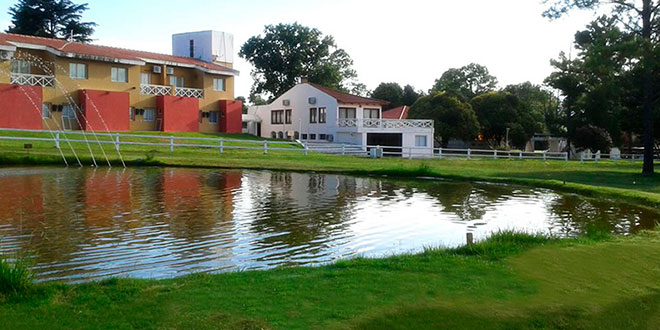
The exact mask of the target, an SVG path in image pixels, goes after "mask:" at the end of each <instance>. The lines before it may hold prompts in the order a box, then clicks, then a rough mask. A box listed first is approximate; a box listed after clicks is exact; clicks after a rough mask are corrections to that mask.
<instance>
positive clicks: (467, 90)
mask: <svg viewBox="0 0 660 330" xmlns="http://www.w3.org/2000/svg"><path fill="white" fill-rule="evenodd" d="M496 88H497V78H495V77H494V76H491V75H490V73H489V72H488V68H486V67H485V66H483V65H480V64H476V63H471V64H468V65H466V66H463V67H460V68H453V69H449V70H447V71H445V73H443V74H442V76H441V77H440V78H439V79H437V80H436V81H435V84H434V85H433V88H431V92H448V93H451V94H454V95H460V96H462V97H463V98H464V99H465V100H467V101H469V100H471V99H472V98H474V97H475V96H477V95H480V94H484V93H488V92H491V91H494V90H495V89H496Z"/></svg>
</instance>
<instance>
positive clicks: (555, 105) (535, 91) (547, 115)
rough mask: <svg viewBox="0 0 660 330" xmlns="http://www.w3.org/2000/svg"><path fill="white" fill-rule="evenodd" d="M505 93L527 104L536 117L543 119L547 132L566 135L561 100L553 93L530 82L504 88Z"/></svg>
mask: <svg viewBox="0 0 660 330" xmlns="http://www.w3.org/2000/svg"><path fill="white" fill-rule="evenodd" d="M504 91H505V92H507V93H511V94H513V95H515V96H517V97H518V99H520V102H523V103H525V104H526V105H527V106H528V107H529V108H530V110H531V111H532V113H533V114H534V115H535V116H537V117H542V118H543V124H544V130H545V131H546V132H548V133H550V134H552V135H556V136H563V135H564V134H565V128H564V126H563V114H562V112H561V109H560V107H559V99H558V98H557V97H556V96H554V95H553V94H552V92H550V91H548V90H546V89H544V88H543V87H541V86H539V85H534V84H532V83H531V82H529V81H527V82H524V83H522V84H517V85H508V86H506V87H504Z"/></svg>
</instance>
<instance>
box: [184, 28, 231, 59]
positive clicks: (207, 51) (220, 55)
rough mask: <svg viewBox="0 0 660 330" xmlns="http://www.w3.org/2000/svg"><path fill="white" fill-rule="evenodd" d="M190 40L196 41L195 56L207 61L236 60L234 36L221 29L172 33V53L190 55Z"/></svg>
mask: <svg viewBox="0 0 660 330" xmlns="http://www.w3.org/2000/svg"><path fill="white" fill-rule="evenodd" d="M190 40H193V41H194V45H195V47H194V48H195V52H194V55H195V56H194V58H196V59H198V60H202V61H205V62H215V61H218V62H228V63H233V62H234V36H233V35H232V34H230V33H226V32H220V31H199V32H189V33H179V34H174V35H172V55H175V56H182V57H190Z"/></svg>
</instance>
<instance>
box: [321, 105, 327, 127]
mask: <svg viewBox="0 0 660 330" xmlns="http://www.w3.org/2000/svg"><path fill="white" fill-rule="evenodd" d="M327 116H328V111H327V110H326V109H325V108H319V123H321V124H324V123H325V120H326V118H327Z"/></svg>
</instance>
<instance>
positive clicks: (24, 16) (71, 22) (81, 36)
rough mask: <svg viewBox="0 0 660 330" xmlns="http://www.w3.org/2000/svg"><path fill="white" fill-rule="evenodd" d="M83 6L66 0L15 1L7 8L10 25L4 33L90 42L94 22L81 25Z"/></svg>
mask: <svg viewBox="0 0 660 330" xmlns="http://www.w3.org/2000/svg"><path fill="white" fill-rule="evenodd" d="M87 9H89V7H88V5H87V4H86V3H83V4H80V5H77V4H74V3H73V2H71V1H70V0H19V1H18V3H17V4H15V5H14V6H12V7H10V8H9V15H11V17H12V19H11V24H12V25H11V26H10V27H9V28H8V29H7V32H8V33H16V34H24V35H31V36H37V37H46V38H55V39H69V38H71V37H73V40H75V41H79V42H90V41H92V39H91V36H92V34H93V33H94V27H95V26H97V24H96V23H94V22H82V21H81V20H82V13H83V12H84V11H86V10H87Z"/></svg>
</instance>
